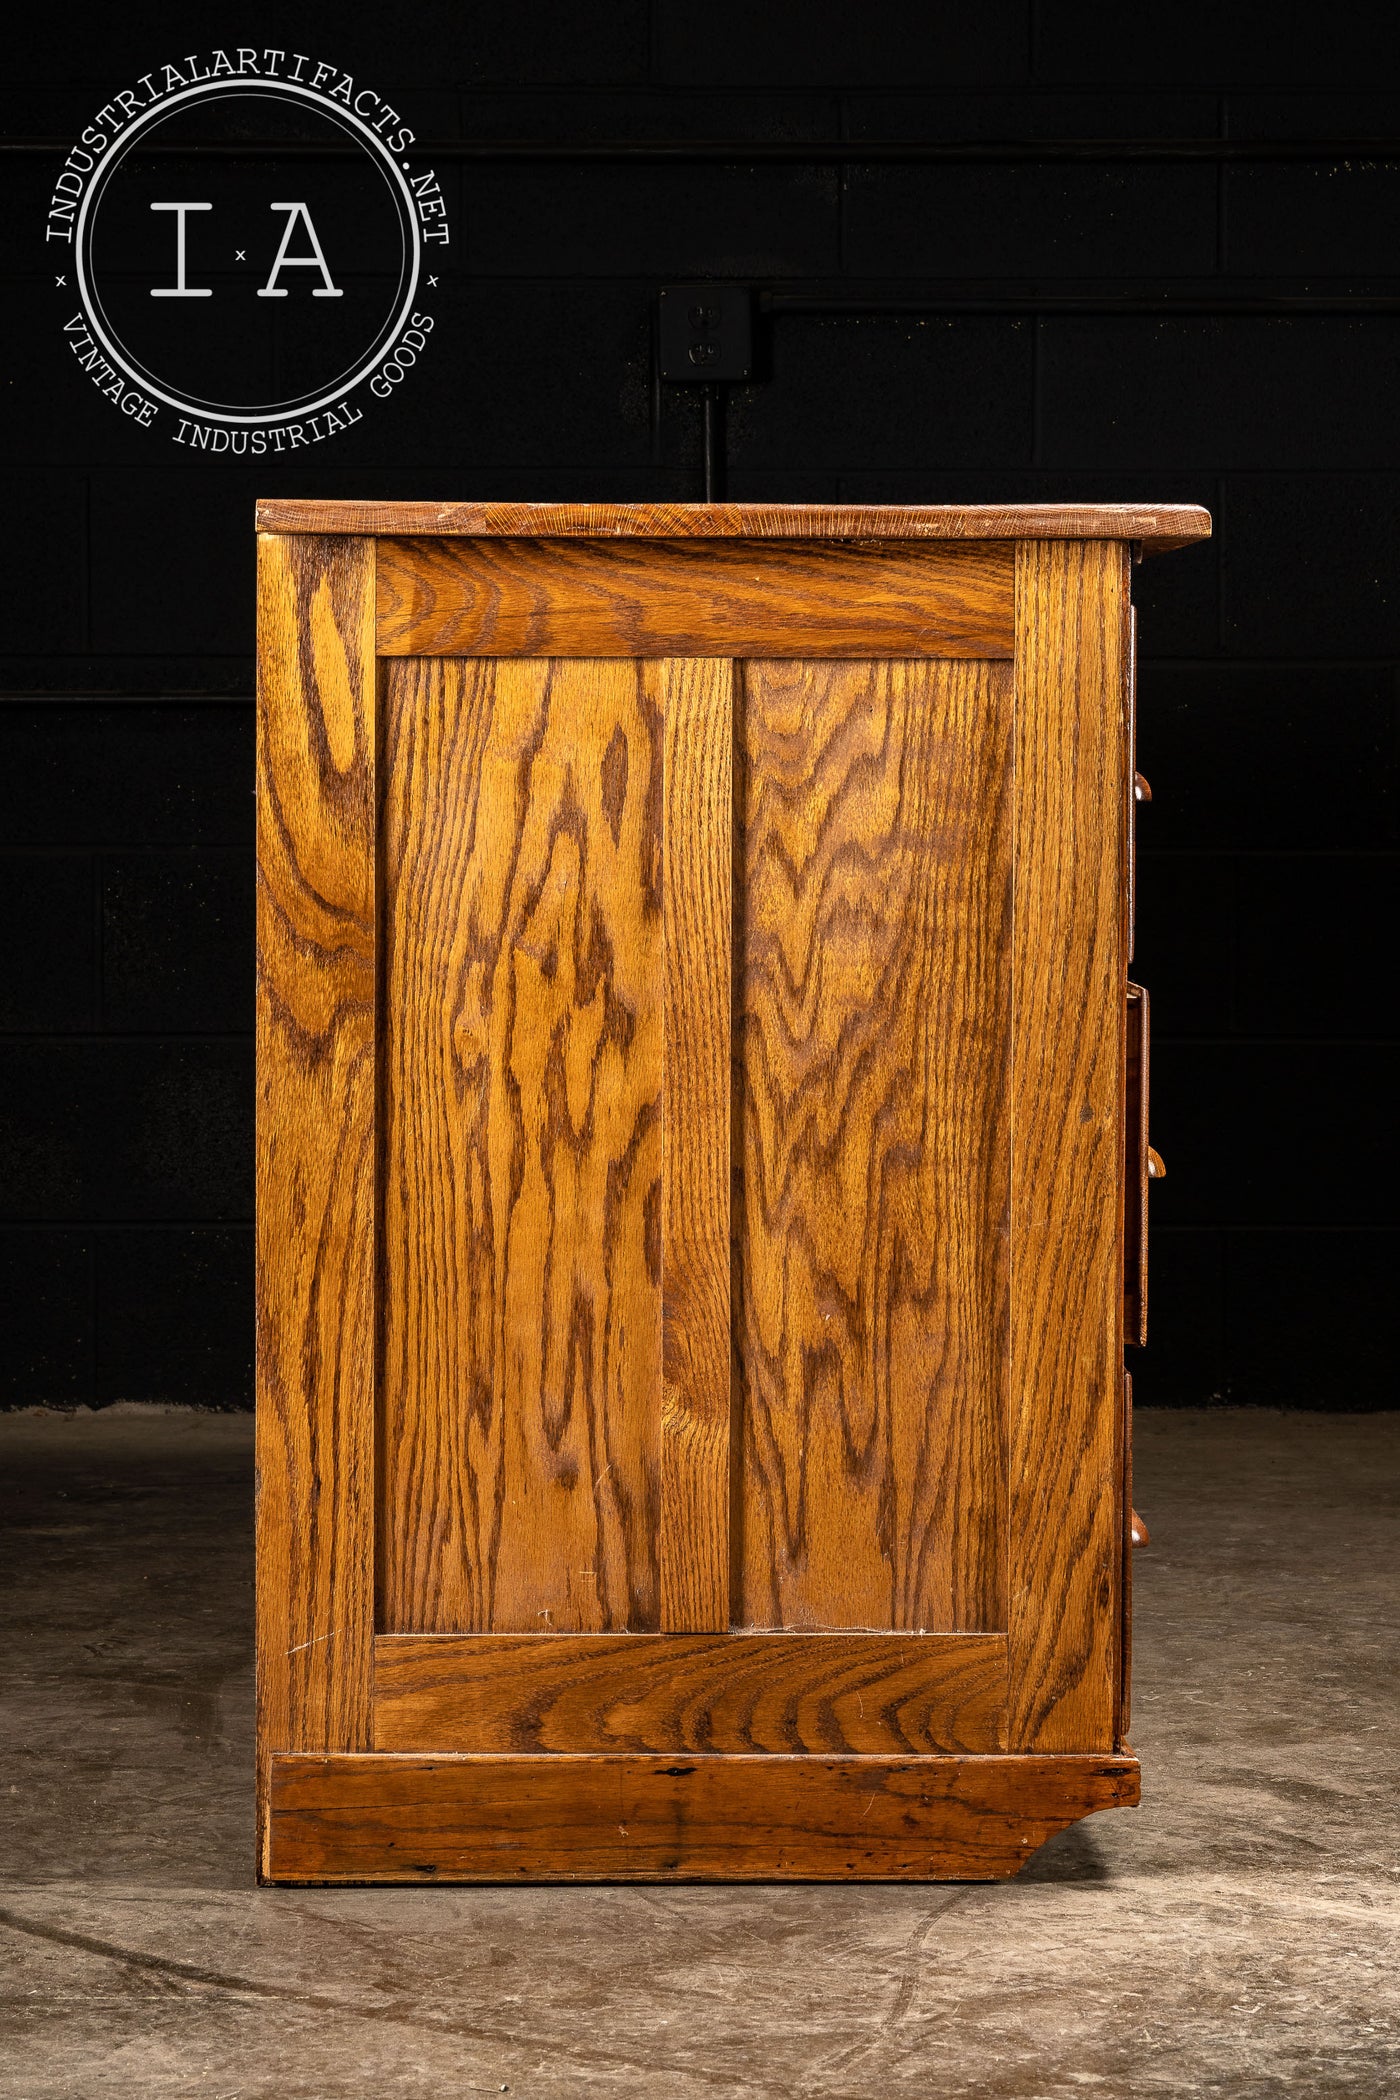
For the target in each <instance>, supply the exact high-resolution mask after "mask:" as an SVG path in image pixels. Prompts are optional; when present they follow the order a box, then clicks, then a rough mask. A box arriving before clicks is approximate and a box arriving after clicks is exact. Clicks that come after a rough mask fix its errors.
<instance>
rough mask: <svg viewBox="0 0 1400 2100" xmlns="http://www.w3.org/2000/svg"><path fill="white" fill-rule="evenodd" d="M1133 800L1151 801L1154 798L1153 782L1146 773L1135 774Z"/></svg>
mask: <svg viewBox="0 0 1400 2100" xmlns="http://www.w3.org/2000/svg"><path fill="white" fill-rule="evenodd" d="M1133 800H1134V802H1150V801H1151V800H1152V782H1151V781H1150V780H1149V779H1148V777H1147V775H1146V774H1145V773H1134V775H1133Z"/></svg>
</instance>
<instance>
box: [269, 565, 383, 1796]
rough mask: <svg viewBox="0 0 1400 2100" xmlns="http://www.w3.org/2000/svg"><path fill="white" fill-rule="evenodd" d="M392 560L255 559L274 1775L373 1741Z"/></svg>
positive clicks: (270, 1630) (270, 1744)
mask: <svg viewBox="0 0 1400 2100" xmlns="http://www.w3.org/2000/svg"><path fill="white" fill-rule="evenodd" d="M373 584H374V553H373V548H372V547H371V546H370V545H369V544H368V543H367V542H366V541H363V540H354V539H340V540H317V539H296V540H274V539H264V540H263V541H261V542H260V545H259V549H258V705H257V728H258V776H257V816H258V891H257V900H258V901H257V918H258V981H257V1054H258V1067H257V1071H258V1078H257V1402H258V1405H257V1443H258V1482H259V1488H258V1518H257V1522H258V1743H259V1755H258V1771H259V1793H260V1805H261V1806H263V1807H265V1791H266V1777H267V1761H268V1756H269V1753H270V1752H271V1751H274V1750H298V1749H312V1748H314V1749H328V1750H351V1749H358V1748H367V1747H368V1745H369V1742H370V1667H371V1643H372V1639H373V1627H374V1618H373V1611H374V1581H373V1538H374V1534H373V1499H372V1461H373V1448H374V1414H373V1390H372V1381H371V1371H372V1365H373V1357H374V1337H373V1327H374V1304H373V1249H374V1213H373V1194H374V1171H373V1169H374V1081H375V1045H374V1004H375V938H374V926H375V873H374V803H375V759H374V752H375V727H374V597H373Z"/></svg>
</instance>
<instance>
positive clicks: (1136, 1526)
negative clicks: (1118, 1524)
mask: <svg viewBox="0 0 1400 2100" xmlns="http://www.w3.org/2000/svg"><path fill="white" fill-rule="evenodd" d="M1133 1544H1134V1545H1135V1546H1150V1545H1151V1544H1152V1541H1151V1539H1150V1538H1149V1537H1148V1535H1147V1526H1146V1525H1145V1524H1144V1523H1143V1521H1142V1518H1141V1517H1140V1516H1139V1515H1138V1513H1137V1511H1136V1510H1134V1511H1133Z"/></svg>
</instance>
